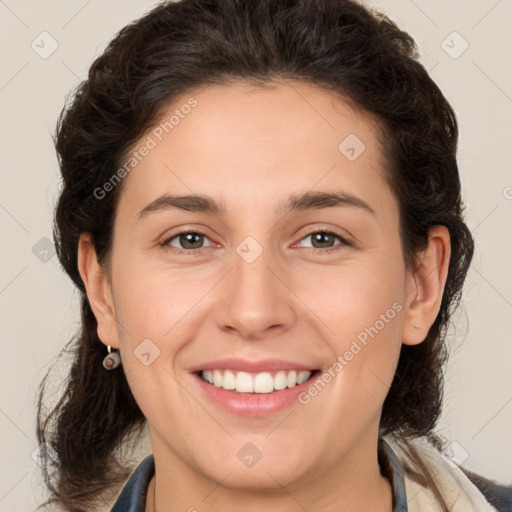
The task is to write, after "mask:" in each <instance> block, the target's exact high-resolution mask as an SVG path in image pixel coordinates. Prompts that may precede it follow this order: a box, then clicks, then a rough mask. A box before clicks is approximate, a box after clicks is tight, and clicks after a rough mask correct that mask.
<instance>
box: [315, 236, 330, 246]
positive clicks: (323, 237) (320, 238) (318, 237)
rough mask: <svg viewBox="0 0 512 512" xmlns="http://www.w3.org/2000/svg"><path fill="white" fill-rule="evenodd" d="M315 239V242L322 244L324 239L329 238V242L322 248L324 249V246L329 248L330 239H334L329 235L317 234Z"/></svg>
mask: <svg viewBox="0 0 512 512" xmlns="http://www.w3.org/2000/svg"><path fill="white" fill-rule="evenodd" d="M313 238H314V240H316V241H318V242H320V244H322V239H325V238H327V239H328V241H327V242H325V241H324V242H323V245H322V247H324V246H325V247H328V246H329V239H330V238H332V236H331V235H329V234H328V233H316V235H315V236H314V237H313Z"/></svg>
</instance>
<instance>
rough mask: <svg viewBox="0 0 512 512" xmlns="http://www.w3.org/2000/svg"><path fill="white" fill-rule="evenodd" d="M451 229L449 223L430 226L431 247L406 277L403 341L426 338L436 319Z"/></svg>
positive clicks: (409, 342)
mask: <svg viewBox="0 0 512 512" xmlns="http://www.w3.org/2000/svg"><path fill="white" fill-rule="evenodd" d="M450 254H451V250H450V232H449V231H448V229H447V228H446V226H434V227H433V228H431V229H430V230H429V240H428V247H427V248H426V249H425V250H424V251H423V252H422V253H421V254H420V257H419V263H418V266H417V268H416V269H415V270H414V271H410V272H409V275H408V278H407V300H406V307H405V322H404V329H403V332H402V342H403V343H404V344H405V345H417V344H419V343H421V342H422V341H424V340H425V338H426V337H427V334H428V331H429V329H430V327H431V326H432V324H433V323H434V321H435V319H436V317H437V314H438V313H439V309H440V308H441V299H442V298H443V291H444V287H445V284H446V277H447V276H448V266H449V263H450Z"/></svg>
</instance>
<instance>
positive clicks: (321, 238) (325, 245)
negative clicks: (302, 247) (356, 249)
mask: <svg viewBox="0 0 512 512" xmlns="http://www.w3.org/2000/svg"><path fill="white" fill-rule="evenodd" d="M308 238H311V240H312V245H311V246H310V247H311V248H312V249H313V250H314V251H320V252H323V253H326V252H327V253H328V252H331V251H335V250H337V249H339V248H340V247H343V246H344V245H350V243H349V242H348V241H347V240H346V239H345V238H344V237H342V236H341V235H339V234H338V233H335V232H334V231H330V230H328V229H321V230H317V231H311V232H310V233H308V234H307V235H306V236H305V237H303V238H302V239H301V241H302V240H306V239H308ZM336 238H337V239H338V240H340V241H341V244H337V245H334V246H333V245H332V243H333V242H334V240H335V239H336ZM314 244H318V245H319V246H320V247H315V245H314Z"/></svg>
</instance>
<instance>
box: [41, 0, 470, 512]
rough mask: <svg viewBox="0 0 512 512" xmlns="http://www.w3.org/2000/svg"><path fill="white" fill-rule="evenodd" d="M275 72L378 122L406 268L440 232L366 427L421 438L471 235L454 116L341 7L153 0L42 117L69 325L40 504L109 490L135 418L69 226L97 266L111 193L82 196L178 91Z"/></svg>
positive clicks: (413, 70)
mask: <svg viewBox="0 0 512 512" xmlns="http://www.w3.org/2000/svg"><path fill="white" fill-rule="evenodd" d="M287 79H292V80H300V81H303V82H308V83H311V84H315V85H317V86H319V87H322V88H323V89H324V90H326V91H330V92H332V93H333V94H336V95H339V96H340V97H342V98H345V99H346V100H348V101H350V102H351V104H353V105H355V106H356V108H358V109H359V110H360V111H361V112H364V113H366V114H369V115H370V116H371V118H372V119H374V120H375V121H376V123H377V124H378V126H379V128H380V133H381V139H382V140H381V144H382V147H383V148H384V149H385V155H384V157H385V159H386V176H385V177H386V180H387V181H388V183H389V185H390V187H391V190H392V191H393V193H394V194H395V197H396V199H397V201H398V204H399V212H400V226H399V229H400V237H401V243H402V250H403V255H404V260H405V262H406V264H407V266H408V268H414V266H415V265H416V264H417V259H416V258H417V256H418V253H419V251H421V250H422V249H424V248H426V246H427V243H428V231H429V229H430V228H431V227H433V226H436V225H444V226H446V227H447V228H448V230H449V233H450V237H451V257H450V262H449V269H448V277H447V281H446V286H445V289H444V293H443V297H442V302H441V307H440V311H439V314H438V316H437V318H436V320H435V322H434V323H433V325H432V326H431V328H430V330H429V332H428V335H427V337H426V339H425V340H424V341H423V342H422V343H421V344H419V345H415V346H406V345H402V348H401V353H400V357H399V361H398V366H397V369H396V374H395V377H394V380H393V382H392V385H391V388H390V390H389V393H388V395H387V397H386V399H385V402H384V406H383V411H382V417H381V427H380V429H381V434H382V435H385V434H392V435H395V436H397V437H399V438H401V439H405V440H406V439H407V438H413V437H415V436H430V438H434V437H435V434H434V433H433V429H434V427H435V425H436V423H437V421H438V418H439V415H440V411H441V405H442V395H443V372H444V365H445V362H446V360H447V352H448V351H447V348H446V343H445V335H446V331H447V328H448V326H449V324H450V318H451V315H452V313H453V312H454V310H455V308H457V307H458V306H459V303H460V297H461V290H462V286H463V283H464V280H465V277H466V274H467V271H468V268H469V265H470V263H471V259H472V255H473V238H472V236H471V234H470V231H469V229H468V228H467V226H466V224H465V223H464V220H463V210H464V207H463V204H462V200H461V187H460V180H459V173H458V167H457V160H456V151H457V137H458V128H457V121H456V117H455V114H454V111H453V109H452V108H451V106H450V105H449V103H448V102H447V100H446V99H445V97H444V96H443V94H442V92H441V91H440V89H439V88H438V87H437V85H436V84H435V83H434V82H433V80H432V79H431V78H430V76H429V75H428V73H427V71H426V70H425V68H424V67H423V66H422V65H421V64H420V63H419V62H418V53H417V47H416V45H415V42H414V40H413V39H412V38H411V36H410V35H408V34H407V33H406V32H404V31H402V30H401V29H399V28H398V27H397V26H396V25H395V24H394V23H393V22H392V21H391V20H390V19H388V18H387V17H386V16H384V15H383V14H381V13H378V12H376V11H373V10H370V9H369V8H366V7H364V6H363V5H361V4H360V3H358V2H356V1H352V0H287V1H283V0H180V1H173V2H164V3H161V4H159V5H157V6H156V7H154V8H153V9H152V10H151V11H149V12H148V13H147V14H145V15H144V16H142V17H141V18H139V19H137V20H135V21H133V22H132V23H130V24H128V25H127V26H125V27H124V28H122V29H121V30H120V31H119V32H118V34H116V35H115V36H114V38H113V39H112V40H111V41H110V42H109V44H108V46H107V47H106V49H105V50H104V51H103V53H102V54H101V55H100V56H99V57H98V58H96V59H95V60H94V62H93V63H92V65H91V67H90V69H89V73H88V77H87V79H86V80H84V81H83V82H82V83H80V84H79V86H78V87H77V88H76V89H75V90H74V91H73V92H72V94H71V97H68V98H67V100H66V104H65V106H64V107H63V109H62V112H61V113H60V116H59V118H58V122H57V127H56V133H55V137H54V141H55V146H56V151H57V154H58V159H59V165H60V169H61V173H62V189H61V191H60V195H59V198H58V203H57V205H56V209H55V217H54V241H55V246H56V250H57V255H58V258H59V260H60V262H61V264H62V266H63V268H64V270H65V271H66V273H67V274H68V275H69V277H70V278H71V279H72V281H73V283H74V284H75V286H76V287H77V288H78V290H79V293H80V297H81V329H80V331H79V332H78V333H77V334H76V336H75V337H74V338H73V339H72V340H71V341H70V342H69V344H68V345H67V347H66V348H65V351H67V352H68V353H70V354H71V355H72V358H73V360H72V364H71V369H70V373H69V376H68V377H67V379H66V380H65V382H64V383H63V386H64V391H63V393H62V395H61V397H60V399H59V400H58V402H57V403H56V405H55V406H54V407H52V408H50V409H49V410H46V408H45V407H44V403H45V402H44V401H45V397H46V396H47V394H48V393H47V387H48V386H47V384H48V377H49V375H50V373H48V374H47V375H46V377H45V378H44V380H43V382H42V383H41V386H40V390H39V397H38V398H39V399H38V412H37V414H38V423H37V437H38V440H39V442H40V443H47V446H48V447H50V448H52V449H53V450H54V451H55V454H56V461H55V464H54V467H53V471H50V470H51V468H50V466H48V467H46V468H45V472H44V477H45V482H46V485H47V487H48V489H49V492H50V495H49V496H50V497H49V500H48V501H47V502H46V503H55V504H59V505H61V506H62V507H64V508H65V510H69V511H72V512H82V511H85V510H90V509H91V506H92V504H96V505H95V506H97V505H98V504H99V503H102V500H105V499H106V496H107V495H109V496H110V495H111V493H115V491H116V490H119V488H120V486H121V484H122V483H123V482H124V481H125V480H126V478H127V477H128V476H129V474H130V472H131V471H132V469H133V468H130V467H127V464H126V462H125V461H124V460H123V457H122V448H123V447H125V446H128V445H129V444H130V443H132V442H133V441H134V440H136V439H138V438H139V437H140V434H141V432H142V429H143V427H144V425H145V418H144V416H143V414H142V412H141V410H140V409H139V407H138V405H137V403H136V401H135V399H134V397H133V395H132V393H131V391H130V388H129V386H128V383H127V380H126V377H125V375H124V372H123V368H122V367H119V368H117V369H115V370H112V371H106V370H105V369H104V368H103V367H102V359H103V357H104V356H105V353H106V351H105V345H104V344H103V343H102V342H101V341H100V339H99V338H98V335H97V323H96V319H95V317H94V314H93V312H92V310H91V307H90V305H89V302H88V299H87V296H86V293H85V287H84V283H83V282H82V280H81V277H80V274H79V271H78V267H77V250H78V238H79V236H80V234H81V233H82V232H89V233H91V234H92V237H93V241H94V247H95V250H96V253H97V255H98V259H99V261H100V263H101V264H102V265H108V261H109V251H110V249H111V244H112V233H113V224H114V218H115V211H116V205H117V204H118V200H119V196H120V194H121V192H122V189H123V187H122V183H120V184H119V185H118V186H117V187H114V189H113V190H112V191H111V192H110V193H108V194H107V195H106V196H105V197H104V198H102V199H98V198H97V197H96V195H97V194H96V195H95V193H94V191H95V190H96V189H97V188H98V187H101V186H102V185H103V184H104V183H105V182H107V181H108V180H109V178H111V177H112V175H113V174H114V173H115V171H116V170H117V169H118V168H119V167H120V165H121V164H122V162H123V158H124V156H125V155H126V154H128V152H129V151H130V149H131V148H133V147H134V145H135V144H136V142H137V141H138V140H140V138H141V137H142V136H143V135H144V134H146V133H147V131H148V130H149V129H150V128H151V127H152V126H154V125H155V123H156V122H157V121H158V120H159V119H160V116H161V113H162V112H164V109H165V108H166V107H168V105H169V104H170V103H172V101H173V99H174V98H176V97H178V96H179V95H182V94H183V93H187V92H189V91H191V90H193V89H195V88H197V87H201V86H204V85H208V84H225V83H228V82H230V81H232V80H241V81H245V82H248V83H251V84H256V85H264V84H268V83H271V82H273V81H275V80H287ZM103 502H104V501H103Z"/></svg>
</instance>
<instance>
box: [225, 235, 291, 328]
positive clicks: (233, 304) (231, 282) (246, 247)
mask: <svg viewBox="0 0 512 512" xmlns="http://www.w3.org/2000/svg"><path fill="white" fill-rule="evenodd" d="M262 239H263V237H260V240H261V243H260V241H258V240H256V238H255V237H252V236H248V237H246V238H245V239H243V240H242V242H240V243H239V244H238V246H237V247H236V248H235V254H234V256H233V270H232V271H231V272H230V277H229V278H228V280H227V283H226V287H225V289H224V290H223V300H221V305H220V306H219V310H218V311H217V322H218V324H219V327H220V328H223V329H229V330H236V331H238V333H239V334H240V335H241V336H243V337H247V338H260V337H261V336H263V335H264V333H265V331H266V330H267V329H268V328H270V327H273V328H274V329H276V328H277V326H279V327H289V326H290V324H291V322H292V321H293V317H294V316H293V308H292V304H291V303H290V299H291V294H290V292H289V291H288V290H287V288H286V286H285V285H284V284H283V282H281V279H279V278H278V277H277V276H276V274H277V275H279V273H280V272H281V270H280V266H279V264H278V258H277V257H276V255H275V254H274V252H273V247H272V243H271V241H270V240H269V239H268V238H266V239H265V240H262ZM283 277H284V276H283ZM282 279H283V278H282ZM283 280H284V279H283Z"/></svg>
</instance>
